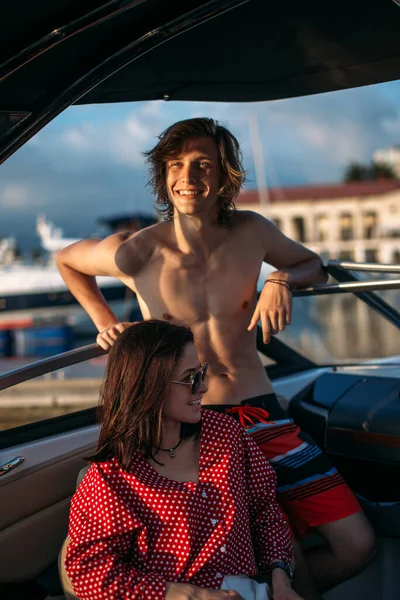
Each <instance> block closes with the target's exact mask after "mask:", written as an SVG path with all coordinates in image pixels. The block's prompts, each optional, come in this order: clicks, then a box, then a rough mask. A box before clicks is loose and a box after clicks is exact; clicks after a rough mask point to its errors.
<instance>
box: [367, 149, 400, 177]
mask: <svg viewBox="0 0 400 600" xmlns="http://www.w3.org/2000/svg"><path fill="white" fill-rule="evenodd" d="M373 159H374V162H376V163H381V164H385V165H389V167H392V169H393V172H394V173H395V175H396V177H398V178H399V179H400V146H391V147H390V148H382V149H381V150H376V151H375V152H374V154H373Z"/></svg>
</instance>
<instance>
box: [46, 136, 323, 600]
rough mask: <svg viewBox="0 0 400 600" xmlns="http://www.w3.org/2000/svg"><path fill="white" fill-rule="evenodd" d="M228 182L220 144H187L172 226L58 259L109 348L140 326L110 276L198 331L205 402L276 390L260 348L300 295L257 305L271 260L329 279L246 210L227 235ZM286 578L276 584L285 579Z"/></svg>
mask: <svg viewBox="0 0 400 600" xmlns="http://www.w3.org/2000/svg"><path fill="white" fill-rule="evenodd" d="M222 183H223V181H222V175H221V173H220V169H219V163H218V152H217V147H216V144H215V142H214V140H213V139H211V138H193V139H188V140H186V142H185V144H184V145H183V147H182V148H181V152H180V153H179V154H178V156H174V157H171V159H170V160H168V161H167V164H166V185H167V189H168V194H169V197H170V199H171V201H172V203H173V205H174V218H173V219H172V220H171V221H164V222H161V223H158V224H156V225H154V226H152V227H148V228H146V229H143V230H142V231H139V232H137V233H135V234H131V233H129V232H127V233H117V234H114V235H111V236H109V237H108V238H106V239H105V240H100V241H99V240H84V241H82V242H78V243H77V244H73V245H71V246H69V247H68V248H65V249H63V250H62V251H61V252H60V253H59V254H58V256H57V265H58V267H59V270H60V273H61V275H62V277H63V279H64V280H65V282H66V284H67V286H68V287H69V289H70V290H71V292H72V293H73V294H74V296H75V297H76V298H77V300H78V301H79V302H80V304H81V305H82V306H83V308H84V309H85V310H86V312H87V313H88V314H89V316H90V317H91V318H92V320H93V322H94V323H95V325H96V327H97V329H98V331H99V332H100V333H99V335H98V336H97V341H98V343H99V344H100V346H102V347H103V348H104V349H106V350H107V349H108V348H110V346H111V345H112V344H113V343H114V341H115V339H116V338H117V337H118V335H119V334H120V333H121V332H122V331H123V330H124V329H126V328H127V327H129V326H130V325H131V323H120V322H118V319H117V317H116V316H115V314H114V313H113V311H112V310H111V309H110V307H109V306H108V305H107V304H106V302H105V301H104V298H103V296H102V295H101V293H100V291H99V289H98V286H97V285H96V281H95V278H94V276H95V275H108V276H112V277H116V278H117V279H119V280H120V281H122V282H123V283H124V284H125V285H126V286H127V287H128V288H130V289H131V290H133V291H134V292H135V293H136V295H137V298H138V302H139V305H140V308H141V310H142V314H143V317H144V318H145V319H148V318H149V317H155V318H159V319H165V320H171V321H173V320H178V321H179V320H181V321H184V322H185V323H186V324H187V325H189V326H190V327H191V329H192V331H193V333H194V336H195V340H196V346H197V349H198V354H199V356H198V359H197V364H198V363H201V364H204V363H206V362H207V363H208V365H209V371H208V377H207V386H208V391H207V392H206V393H205V395H204V398H203V402H204V403H209V404H239V403H240V402H241V401H242V400H245V399H246V398H249V397H254V396H259V395H262V394H266V393H271V392H272V391H273V389H272V385H271V382H270V380H269V378H268V376H267V374H266V372H265V370H264V367H263V365H262V364H261V361H260V358H259V356H258V353H257V350H256V324H257V322H258V320H259V319H260V320H261V323H262V329H263V336H264V341H265V343H268V342H269V340H270V337H271V335H273V334H275V333H277V332H278V331H282V330H284V329H285V327H287V326H288V325H289V324H290V320H291V311H292V297H291V293H290V291H289V290H287V289H286V287H284V286H283V285H276V284H273V283H267V284H266V285H265V287H264V289H263V291H262V294H261V296H260V299H259V301H258V302H257V298H256V285H257V279H258V275H259V272H260V267H261V264H262V262H263V261H265V262H267V263H269V264H270V265H273V267H274V268H275V269H276V271H275V272H274V273H272V275H271V276H270V277H274V278H278V279H281V280H282V281H287V282H288V283H289V284H290V286H291V287H292V288H300V287H307V286H309V285H312V284H316V283H324V282H325V281H326V275H325V274H324V272H323V271H322V269H321V260H320V258H319V257H318V256H317V255H316V254H314V253H313V252H311V251H310V250H308V249H306V248H304V246H302V245H301V244H298V243H297V242H294V241H293V240H290V239H288V238H287V237H286V236H285V235H283V233H282V232H281V231H279V229H277V228H276V227H275V225H274V224H273V223H272V222H271V221H269V220H268V219H265V218H264V217H262V216H260V215H258V214H256V213H253V212H250V211H238V212H237V215H236V218H235V220H234V222H233V223H232V224H231V225H229V227H225V228H224V227H221V226H220V225H219V224H218V220H217V213H218V203H219V199H218V192H219V190H220V188H221V185H222ZM185 192H186V193H185ZM175 387H182V388H183V389H185V387H184V386H177V385H176V386H175ZM185 410H186V409H185ZM175 439H176V438H175ZM175 443H176V442H175ZM185 443H186V442H185ZM174 445H175V444H174V443H172V446H170V447H173V446H174ZM164 447H167V446H166V445H165V446H164ZM177 476H179V474H178V475H177ZM191 476H193V471H192V475H191ZM279 571H280V570H279V569H277V570H276V571H275V572H274V578H279V577H283V575H282V573H283V571H282V572H281V573H279ZM286 584H287V582H285V585H283V588H285V589H284V591H283V592H282V595H280V596H279V593H278V592H277V593H276V596H277V600H283V599H284V598H286V597H289V596H290V597H291V598H293V597H294V596H292V594H293V593H294V592H293V590H292V589H291V588H290V587H289V588H287V589H286ZM190 587H192V586H190ZM277 589H279V586H277ZM175 592H176V594H175ZM168 593H170V595H169V596H168V595H167V596H166V597H167V598H168V600H170V599H171V600H172V599H173V600H175V599H176V600H178V599H179V600H184V598H196V599H199V600H200V599H201V600H203V599H204V600H214V598H215V599H220V598H237V597H238V596H233V595H221V594H229V592H221V591H220V590H218V591H215V592H214V591H213V592H212V594H214V595H208V590H201V589H200V588H198V589H197V590H196V591H193V590H190V591H188V592H187V595H186V596H185V595H182V594H183V591H182V588H180V589H179V592H177V591H176V590H173V589H172V590H168ZM210 593H211V592H210ZM310 597H311V596H310ZM314 597H315V596H313V598H314Z"/></svg>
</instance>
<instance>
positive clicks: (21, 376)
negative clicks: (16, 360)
mask: <svg viewBox="0 0 400 600" xmlns="http://www.w3.org/2000/svg"><path fill="white" fill-rule="evenodd" d="M103 354H106V351H105V350H103V348H100V346H98V345H97V344H88V345H87V346H81V347H80V348H75V350H69V351H68V352H62V353H61V354H55V355H54V356H49V357H48V358H44V359H42V360H38V361H35V362H33V363H30V364H29V365H25V366H24V367H20V368H19V369H15V370H14V371H8V372H7V373H4V375H0V391H1V390H5V389H7V388H9V387H12V386H13V385H17V384H18V383H23V382H24V381H29V379H34V378H35V377H40V375H46V373H52V372H53V371H58V369H64V368H65V367H70V366H71V365H76V364H77V363H80V362H83V361H85V360H90V359H91V358H96V357H97V356H102V355H103Z"/></svg>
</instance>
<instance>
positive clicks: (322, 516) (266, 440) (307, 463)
mask: <svg viewBox="0 0 400 600" xmlns="http://www.w3.org/2000/svg"><path fill="white" fill-rule="evenodd" d="M204 408H209V409H212V410H218V411H219V412H226V413H227V414H229V415H230V416H232V417H234V418H236V419H237V420H238V421H240V423H241V424H242V425H243V426H244V427H245V428H246V430H247V432H248V433H249V434H250V435H251V436H252V438H253V439H254V441H255V442H256V443H257V445H258V447H259V448H260V449H261V451H262V452H263V454H264V456H265V457H266V458H267V459H268V460H269V462H270V463H271V465H272V467H273V468H274V469H275V472H276V476H277V498H278V500H279V503H280V505H281V507H282V509H283V510H284V512H285V513H286V515H287V516H288V518H289V522H290V525H291V527H292V529H293V530H294V531H295V533H296V534H297V535H298V536H300V537H303V536H304V535H307V533H309V532H310V530H311V529H313V528H314V527H319V526H321V525H326V524H327V523H331V522H333V521H338V520H339V519H343V518H345V517H348V516H350V515H352V514H355V513H357V512H359V511H360V510H361V507H360V505H359V503H358V501H357V499H356V497H355V496H354V494H353V492H352V491H351V490H350V488H349V487H348V486H347V485H346V483H345V481H344V480H343V478H342V477H341V475H340V474H339V473H338V471H337V470H336V468H335V467H334V466H333V465H332V463H331V462H330V461H329V459H328V457H327V456H326V455H325V454H324V453H323V452H322V450H320V448H319V447H318V446H316V445H315V444H314V443H312V441H311V440H309V438H308V436H307V437H306V436H305V435H304V434H303V433H302V432H301V431H300V429H299V427H297V425H296V424H295V423H294V421H293V419H290V418H288V416H287V415H286V414H285V412H284V411H283V410H282V408H281V407H280V405H279V402H278V400H277V397H276V395H275V394H264V395H262V396H257V397H255V398H249V399H247V400H244V401H243V402H241V404H240V405H239V406H232V405H227V404H225V405H223V406H220V405H207V406H205V407H204Z"/></svg>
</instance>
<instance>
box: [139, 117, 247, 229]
mask: <svg viewBox="0 0 400 600" xmlns="http://www.w3.org/2000/svg"><path fill="white" fill-rule="evenodd" d="M200 137H209V138H211V139H213V140H214V141H215V143H216V145H217V151H218V161H219V168H220V173H221V182H220V190H219V194H218V223H219V224H220V225H221V226H222V227H227V226H228V225H230V223H231V222H232V221H233V219H234V216H235V210H236V207H235V203H234V199H235V198H236V196H238V194H239V192H240V189H241V187H242V186H243V183H244V181H245V179H246V171H245V170H244V169H243V166H242V153H241V151H240V146H239V142H238V141H237V139H236V138H235V136H234V135H233V134H232V133H231V132H230V131H229V130H228V129H227V128H226V127H223V126H222V125H220V124H219V123H218V121H214V119H210V118H207V117H198V118H195V119H186V120H184V121H178V123H174V124H173V125H171V126H170V127H168V129H166V130H165V131H163V132H162V134H161V135H160V136H159V142H158V144H157V145H156V146H155V147H154V148H153V149H152V150H150V151H149V152H144V156H146V157H147V162H148V163H149V165H150V178H149V185H150V186H151V187H152V189H153V194H154V195H155V197H156V210H157V212H158V214H159V215H160V216H161V217H163V219H164V220H166V221H170V220H171V219H172V218H173V216H174V206H173V204H172V202H171V200H170V198H169V196H168V192H167V187H166V162H167V160H169V159H171V158H173V157H174V156H177V155H178V154H179V152H180V151H181V150H182V146H183V144H184V143H185V141H186V140H188V139H191V138H200Z"/></svg>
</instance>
